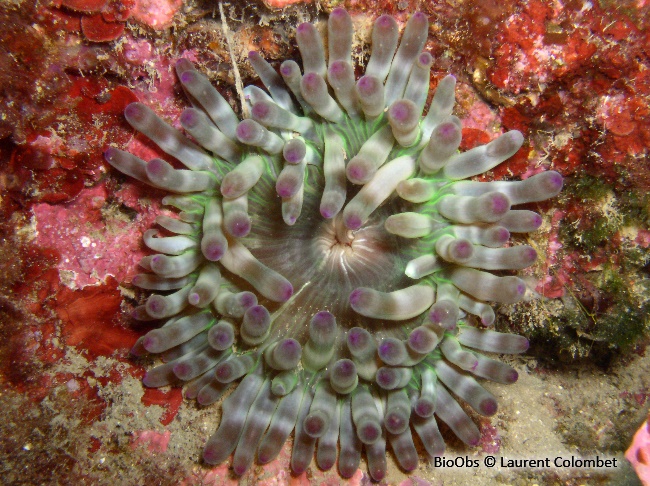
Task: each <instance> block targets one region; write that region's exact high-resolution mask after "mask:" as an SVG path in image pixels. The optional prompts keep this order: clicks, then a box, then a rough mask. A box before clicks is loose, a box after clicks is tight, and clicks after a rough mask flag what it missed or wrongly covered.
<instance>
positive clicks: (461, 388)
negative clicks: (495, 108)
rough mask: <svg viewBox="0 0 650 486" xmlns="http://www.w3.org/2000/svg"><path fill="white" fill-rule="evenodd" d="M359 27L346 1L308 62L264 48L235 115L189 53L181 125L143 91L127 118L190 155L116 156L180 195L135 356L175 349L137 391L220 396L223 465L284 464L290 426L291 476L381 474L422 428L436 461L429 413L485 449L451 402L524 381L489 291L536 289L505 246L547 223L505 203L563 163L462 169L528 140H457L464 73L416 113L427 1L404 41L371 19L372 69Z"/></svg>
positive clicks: (516, 136)
mask: <svg viewBox="0 0 650 486" xmlns="http://www.w3.org/2000/svg"><path fill="white" fill-rule="evenodd" d="M353 34H354V32H353V26H352V20H351V18H350V16H349V15H348V13H347V12H346V11H345V10H343V9H340V8H337V9H335V10H333V11H332V13H331V15H330V17H329V20H328V23H327V39H328V40H327V55H326V51H325V46H324V42H323V39H322V37H321V35H320V33H319V31H318V30H317V28H316V27H315V26H314V25H312V24H310V23H303V24H301V25H299V26H298V28H297V32H296V38H297V44H298V48H299V50H300V54H301V57H302V70H301V69H300V67H299V66H298V64H297V63H296V62H294V61H290V60H289V61H285V62H283V63H282V64H281V66H280V67H279V72H278V71H276V70H275V68H273V67H272V66H271V65H270V64H269V63H267V62H266V61H265V60H264V59H262V57H261V56H260V55H259V54H258V53H256V52H251V53H250V55H249V61H250V63H251V64H252V66H253V68H254V69H255V71H256V72H257V74H258V75H259V78H260V80H261V83H262V84H263V85H264V86H265V88H266V90H264V89H261V88H259V87H256V86H248V87H246V88H245V90H244V94H245V98H246V102H247V103H248V104H249V107H248V108H249V111H250V113H251V116H250V118H247V119H245V120H243V121H241V120H240V118H239V117H238V116H237V115H236V114H235V112H234V111H233V109H232V108H231V106H230V105H229V104H228V103H227V102H226V101H225V99H224V98H223V97H222V96H221V95H220V94H219V92H218V91H217V90H216V89H215V88H214V87H213V86H212V85H211V84H210V82H209V81H208V79H207V78H206V77H205V76H203V75H202V74H201V73H199V72H198V70H196V69H195V67H194V66H193V65H192V63H190V62H189V61H187V60H185V59H181V60H180V61H178V63H177V64H176V71H177V74H178V78H179V80H180V83H181V84H182V87H183V89H184V91H185V92H186V94H187V97H188V98H189V100H190V101H191V103H192V106H193V107H192V108H188V109H186V110H185V111H184V112H183V113H182V115H181V117H180V124H181V125H182V127H183V129H184V131H185V133H186V135H185V134H183V133H181V132H180V131H178V130H176V129H175V128H172V127H171V126H170V125H168V124H167V123H165V122H164V121H163V120H161V119H160V118H159V117H158V116H156V114H155V113H154V112H153V111H152V110H151V109H149V108H148V107H146V106H145V105H143V104H141V103H133V104H131V105H129V106H128V107H127V108H126V110H125V116H126V119H127V120H128V122H129V123H130V124H131V125H132V126H133V127H134V128H135V129H136V130H137V131H139V132H141V133H143V134H145V135H146V136H147V137H148V138H150V139H151V140H152V141H153V142H155V143H156V144H157V145H158V147H160V149H161V150H162V151H164V152H165V153H167V154H169V155H170V156H172V157H174V158H175V159H176V160H177V161H179V162H180V163H181V164H182V165H183V166H184V167H185V168H183V169H177V168H175V167H174V166H173V165H171V164H169V163H168V162H166V161H164V160H161V159H154V160H151V161H149V162H145V161H143V160H141V159H139V158H137V157H135V156H134V155H132V154H130V153H128V152H124V151H121V150H118V149H115V148H109V149H108V150H107V152H106V159H107V160H108V162H109V163H110V164H111V165H112V166H114V167H115V168H117V169H118V170H119V171H121V172H123V173H124V174H127V175H129V176H132V177H134V178H135V179H138V180H140V181H142V182H145V183H147V184H149V185H151V186H154V187H156V188H160V189H164V190H167V191H169V192H170V193H171V194H170V195H168V196H166V197H165V198H164V199H163V203H164V204H167V205H170V206H172V207H174V208H176V209H177V212H176V213H175V214H176V217H170V216H159V217H158V218H157V224H158V225H159V226H160V227H161V228H162V229H163V231H162V232H161V230H160V229H151V230H148V231H146V232H145V234H144V242H145V244H146V245H147V246H148V247H149V248H151V249H152V250H153V251H154V252H156V253H155V254H153V255H150V256H146V257H144V258H143V259H142V261H141V262H140V265H141V266H142V267H143V268H144V269H145V270H146V271H147V272H146V273H142V274H138V275H137V276H135V277H134V278H133V284H134V285H136V286H138V287H140V288H143V289H148V290H152V291H154V293H152V294H151V295H150V296H149V297H148V299H147V300H146V303H145V304H144V305H142V306H140V307H138V308H136V310H135V317H136V318H139V319H149V320H154V319H156V320H157V319H159V320H161V321H162V322H164V324H163V325H162V327H160V328H159V329H156V330H152V331H150V332H149V333H147V334H146V335H145V336H143V337H142V338H140V339H139V340H138V341H137V343H136V345H135V346H134V348H133V353H134V354H143V353H145V352H149V353H159V354H160V357H161V358H162V361H163V364H161V365H159V366H157V367H155V368H153V369H152V370H150V371H149V372H148V373H147V374H146V376H145V378H144V384H145V385H146V386H149V387H160V386H164V385H168V384H173V383H177V382H179V381H180V382H183V383H186V388H185V396H186V397H188V398H195V399H196V400H197V401H198V402H199V403H200V404H202V405H207V404H210V403H213V402H216V401H217V400H219V399H220V398H221V397H222V396H225V397H226V398H225V399H224V400H223V405H222V415H221V423H220V425H219V428H218V430H217V431H216V433H214V435H212V437H211V438H210V439H209V440H208V442H207V445H206V446H205V450H204V452H203V458H204V460H205V462H206V463H209V464H219V463H221V462H223V461H226V460H227V459H228V458H229V456H230V455H231V454H233V452H234V457H233V460H232V464H233V469H234V472H235V473H236V474H238V475H241V474H243V473H245V472H246V471H247V469H248V468H249V467H250V466H251V464H252V463H253V461H254V460H255V458H256V459H257V461H258V462H259V463H267V462H269V461H272V460H273V459H274V458H275V457H276V456H277V455H278V453H279V451H280V449H281V448H282V446H283V444H284V443H285V442H286V441H287V439H288V438H289V436H290V435H291V434H292V432H293V434H294V437H293V450H292V456H291V468H292V470H293V471H294V472H295V473H300V472H302V471H304V470H306V468H307V467H308V466H309V464H310V463H311V461H312V458H313V457H314V452H316V462H317V464H318V466H319V467H320V468H322V469H329V468H331V467H333V466H334V464H335V463H336V459H337V455H338V471H339V473H340V475H341V476H343V477H349V476H351V475H352V474H353V473H354V472H355V471H356V470H357V468H358V466H359V463H360V458H361V453H362V449H363V450H365V454H366V458H367V462H368V468H369V472H370V475H371V476H372V477H373V478H374V479H376V480H378V479H381V478H382V477H383V476H384V475H385V473H386V447H387V444H390V447H391V448H392V450H393V451H394V454H395V457H396V459H397V462H398V463H399V465H400V466H401V467H402V468H403V469H405V470H409V471H410V470H413V469H414V468H415V467H417V464H418V453H417V451H416V446H415V442H414V437H415V436H417V437H419V441H420V442H421V445H422V446H423V448H424V450H425V451H426V453H427V454H429V455H431V456H436V455H440V454H442V452H443V451H444V448H445V443H444V440H443V438H442V436H441V433H440V431H439V427H438V421H442V422H444V423H445V424H447V426H448V427H449V429H451V430H452V431H453V432H454V433H455V434H456V435H457V436H458V437H459V438H460V439H461V440H462V441H463V442H465V443H467V444H470V445H476V444H477V443H478V442H479V440H480V433H479V430H478V428H477V427H476V425H475V424H474V422H473V421H472V419H471V418H470V417H469V416H468V414H467V413H466V411H465V409H464V408H463V407H461V406H460V405H459V403H458V402H459V400H462V401H464V402H465V403H466V404H467V405H469V407H471V409H473V410H474V411H475V412H477V413H478V414H480V415H484V416H491V415H493V414H494V413H495V412H496V410H497V403H496V400H495V398H494V396H493V395H492V394H491V393H490V392H489V391H487V390H486V389H485V388H484V387H483V386H482V385H481V384H479V380H477V378H479V379H486V380H491V381H494V382H498V383H513V382H515V381H516V380H517V376H518V375H517V372H516V371H515V370H514V369H513V368H512V367H510V366H509V365H507V364H505V363H503V362H501V361H498V360H495V359H493V358H490V357H487V356H485V355H484V354H482V353H481V352H488V353H506V354H508V353H510V354H513V353H521V352H523V351H525V350H526V349H527V347H528V341H527V340H526V339H525V338H524V337H522V336H518V335H515V334H508V333H499V332H495V331H493V330H491V329H490V327H491V326H492V325H493V323H494V321H495V313H494V311H493V309H492V307H491V306H490V304H488V303H486V302H496V303H514V302H517V301H518V300H520V299H521V298H522V297H523V295H524V293H525V291H526V286H525V285H524V282H523V281H522V280H521V279H519V278H518V277H516V276H512V275H508V273H512V272H508V271H511V270H518V269H522V268H525V267H528V266H529V265H531V264H532V263H533V262H534V261H535V259H536V256H537V255H536V252H535V251H534V250H533V248H531V247H530V246H528V245H516V246H511V245H509V240H510V234H511V233H526V232H530V231H534V230H536V229H537V228H538V227H539V226H540V224H541V218H540V216H539V215H538V214H536V213H534V212H532V211H529V210H522V209H519V210H518V209H511V206H515V205H518V204H523V203H529V202H535V201H541V200H545V199H548V198H550V197H553V196H555V195H556V194H557V193H558V192H559V191H560V189H561V187H562V177H561V176H560V175H559V174H558V173H556V172H552V171H547V172H541V173H539V174H537V175H534V176H532V177H529V178H528V179H526V180H524V181H497V182H475V181H469V180H465V179H468V178H471V177H473V176H475V175H477V174H480V173H483V172H485V171H488V170H490V169H491V168H493V167H494V166H496V165H497V164H499V163H501V162H502V161H504V160H506V159H507V158H509V157H510V156H512V155H513V154H514V153H515V152H516V151H517V150H518V149H519V148H520V147H521V145H522V143H523V137H522V135H521V134H520V133H519V132H517V131H510V132H507V133H505V134H503V135H501V136H499V137H498V138H496V139H495V140H494V141H492V142H490V143H488V144H487V145H483V146H479V147H476V148H473V149H471V150H468V151H465V152H462V153H460V152H459V150H458V147H459V144H460V141H461V124H460V121H459V119H458V118H457V117H455V116H453V115H452V108H453V105H454V86H455V78H454V77H453V76H447V77H445V78H444V79H442V80H441V81H440V82H439V83H438V86H437V89H436V91H435V94H434V95H433V97H432V100H431V102H430V104H429V106H428V109H426V110H425V105H426V101H427V96H428V89H429V78H430V68H431V65H432V61H433V59H432V57H431V55H430V54H429V53H427V52H424V51H423V48H424V46H425V42H426V40H427V35H428V20H427V18H426V16H425V15H424V14H422V13H416V14H414V15H413V16H411V17H410V19H409V20H408V22H407V23H406V26H405V28H404V32H403V34H402V35H401V41H399V38H400V36H399V28H398V24H397V22H396V21H395V19H393V18H392V17H390V16H387V15H383V16H381V17H379V18H378V19H377V20H376V22H375V24H374V27H373V31H372V52H371V55H370V58H369V61H368V62H367V65H366V67H365V72H364V75H363V76H362V77H360V78H359V79H356V78H355V68H354V66H353V64H352V61H351V53H352V47H351V46H352V40H353ZM425 111H426V114H425V115H424V114H423V112H425ZM486 270H487V271H486ZM489 271H496V272H497V273H498V274H494V273H491V272H489ZM504 271H505V272H504ZM504 273H505V275H504ZM416 440H418V439H416Z"/></svg>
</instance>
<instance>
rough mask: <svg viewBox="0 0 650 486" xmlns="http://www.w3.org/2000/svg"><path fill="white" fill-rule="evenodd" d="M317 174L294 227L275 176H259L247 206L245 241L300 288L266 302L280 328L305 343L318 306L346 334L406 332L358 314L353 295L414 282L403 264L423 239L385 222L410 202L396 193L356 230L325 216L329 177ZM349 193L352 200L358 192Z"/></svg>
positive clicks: (279, 331) (339, 218) (281, 332)
mask: <svg viewBox="0 0 650 486" xmlns="http://www.w3.org/2000/svg"><path fill="white" fill-rule="evenodd" d="M317 179H318V177H317V174H314V183H313V187H312V191H310V194H309V195H308V196H307V197H305V199H304V202H303V207H302V213H301V217H300V219H299V220H298V221H296V224H294V225H292V226H287V225H286V223H285V222H284V221H283V219H282V217H281V214H282V213H281V210H280V207H279V206H280V204H281V201H279V200H278V197H277V195H276V194H275V193H273V189H272V182H273V180H272V179H271V180H269V182H268V183H266V184H265V183H264V182H263V181H260V183H258V186H257V187H256V188H255V191H254V193H255V195H254V197H252V198H251V200H252V201H255V202H253V203H252V204H250V206H249V210H250V213H251V215H254V216H253V218H254V220H253V224H252V229H251V232H250V234H249V235H248V236H247V237H246V238H243V239H242V240H241V241H242V243H243V244H244V245H245V246H246V247H247V248H248V249H249V250H250V251H251V253H252V254H253V255H254V256H255V257H256V258H257V259H259V261H260V262H262V263H263V264H264V265H266V266H268V267H269V268H271V269H273V270H275V271H277V272H278V273H280V274H281V275H282V276H284V277H285V278H286V279H287V280H288V281H289V282H291V284H292V285H293V288H294V294H293V296H292V297H291V298H290V299H289V300H288V301H287V302H284V303H273V302H270V301H268V300H264V299H263V300H262V301H261V302H263V303H264V305H266V306H267V307H269V309H270V310H271V311H272V312H273V313H274V316H275V321H274V326H275V333H276V334H277V335H278V336H279V335H285V334H287V333H288V335H290V336H291V337H295V338H296V339H302V342H304V341H305V340H306V332H307V326H306V323H308V322H309V320H310V319H311V318H312V316H313V315H314V313H315V310H319V311H329V312H331V313H332V314H333V315H335V316H336V318H337V321H338V322H339V325H340V326H341V328H342V331H343V332H344V331H345V330H348V329H351V328H353V327H363V328H369V329H373V330H374V332H376V333H377V336H380V337H381V336H383V335H392V334H393V333H395V332H403V331H399V329H397V330H396V329H395V328H397V327H399V326H396V325H391V323H389V322H385V321H382V320H381V319H373V318H369V317H365V316H362V315H360V314H358V313H356V312H354V311H353V309H352V307H351V306H350V295H351V294H352V292H353V291H354V290H355V289H357V288H359V287H373V288H375V289H377V290H379V291H382V292H390V291H393V290H397V289H400V288H403V287H405V286H407V285H408V284H410V283H412V282H409V279H408V277H406V276H405V275H404V268H405V266H406V263H407V262H408V260H409V255H412V254H413V252H414V248H415V247H416V246H417V242H415V241H413V240H405V239H403V238H399V237H397V236H395V235H394V234H391V233H389V232H388V231H386V229H385V227H384V223H385V221H386V219H387V218H388V217H389V216H390V215H391V214H394V213H395V212H399V211H400V210H402V209H403V208H404V207H405V206H406V204H405V203H404V202H401V201H399V200H398V199H397V198H392V199H391V200H390V201H388V202H387V203H386V204H385V205H383V206H382V207H381V208H379V209H378V210H377V211H376V212H375V213H373V214H372V215H371V217H370V218H369V219H368V220H367V221H366V222H364V224H363V225H362V226H361V227H359V228H358V229H354V230H353V229H350V228H348V227H347V226H346V225H345V222H344V219H343V216H342V214H341V213H339V214H337V215H336V216H334V217H332V218H331V219H324V218H323V217H322V216H321V215H320V214H319V202H320V201H319V197H318V195H319V194H321V193H322V187H323V183H322V180H321V181H320V184H319V182H318V180H317ZM320 179H322V177H321V178H320ZM350 192H351V194H348V196H347V200H346V204H347V202H349V200H350V199H352V197H353V196H354V194H355V193H356V191H350ZM258 201H259V203H257V202H258ZM344 207H345V205H344ZM403 324H404V323H400V325H403Z"/></svg>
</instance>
